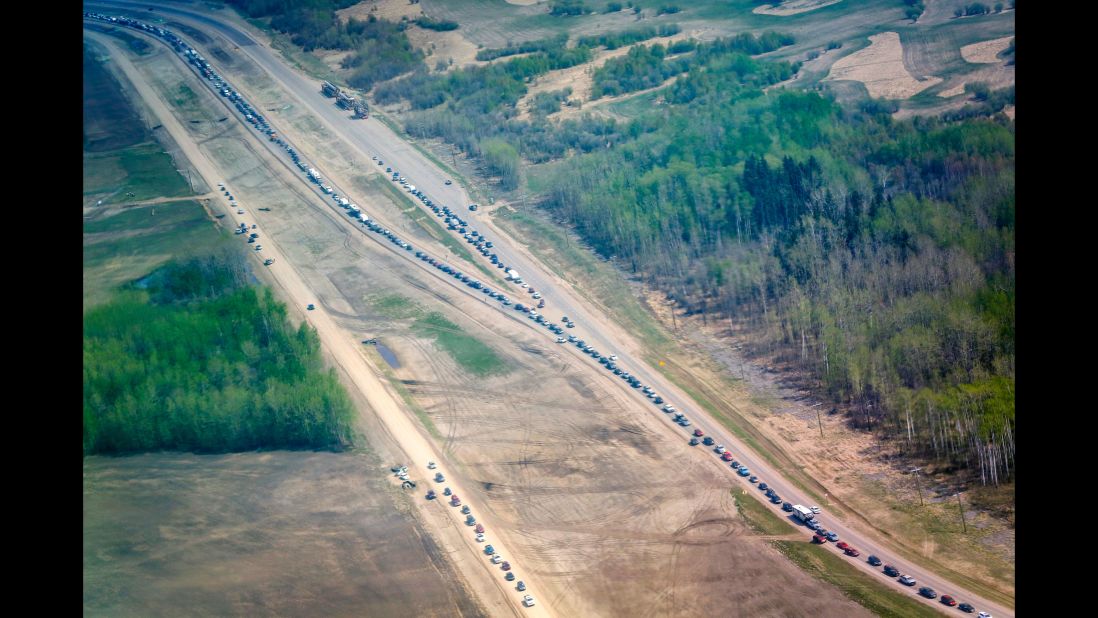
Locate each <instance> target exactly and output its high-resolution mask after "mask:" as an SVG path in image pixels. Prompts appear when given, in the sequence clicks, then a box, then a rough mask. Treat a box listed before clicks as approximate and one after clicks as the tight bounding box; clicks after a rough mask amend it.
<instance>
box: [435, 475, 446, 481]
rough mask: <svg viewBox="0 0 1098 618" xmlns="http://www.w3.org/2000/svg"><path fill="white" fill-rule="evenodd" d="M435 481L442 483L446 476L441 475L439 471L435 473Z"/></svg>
mask: <svg viewBox="0 0 1098 618" xmlns="http://www.w3.org/2000/svg"><path fill="white" fill-rule="evenodd" d="M435 482H436V483H444V482H446V477H445V476H442V473H441V472H439V473H438V474H436V475H435Z"/></svg>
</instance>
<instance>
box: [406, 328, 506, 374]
mask: <svg viewBox="0 0 1098 618" xmlns="http://www.w3.org/2000/svg"><path fill="white" fill-rule="evenodd" d="M413 330H414V331H417V332H419V333H420V334H422V335H425V336H428V337H431V338H433V339H434V340H435V343H437V344H438V346H439V347H440V348H442V349H443V351H445V352H446V353H447V354H449V355H450V357H451V358H453V359H454V361H455V362H457V364H458V365H460V366H461V367H462V369H465V370H466V371H468V372H469V373H471V374H473V375H475V376H479V377H484V376H488V375H493V374H500V373H506V372H507V365H506V364H505V363H504V362H503V359H501V358H500V357H499V356H498V355H497V354H496V353H495V352H494V351H493V350H492V348H490V347H488V346H487V345H485V344H484V343H483V342H481V341H480V340H479V339H476V338H474V337H471V336H469V335H467V334H465V332H464V331H462V330H461V328H460V327H458V325H457V324H454V323H453V322H451V321H449V320H447V319H446V318H445V317H443V315H442V314H441V313H435V312H432V313H429V314H427V315H425V316H422V317H420V318H418V319H417V320H416V321H415V324H414V325H413Z"/></svg>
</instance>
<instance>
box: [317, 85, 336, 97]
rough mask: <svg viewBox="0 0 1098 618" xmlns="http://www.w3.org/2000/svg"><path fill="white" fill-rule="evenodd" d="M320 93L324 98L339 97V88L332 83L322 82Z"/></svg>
mask: <svg viewBox="0 0 1098 618" xmlns="http://www.w3.org/2000/svg"><path fill="white" fill-rule="evenodd" d="M320 91H321V92H322V93H324V96H326V97H335V96H339V87H338V86H336V85H335V84H333V83H332V82H324V85H323V86H321V87H320Z"/></svg>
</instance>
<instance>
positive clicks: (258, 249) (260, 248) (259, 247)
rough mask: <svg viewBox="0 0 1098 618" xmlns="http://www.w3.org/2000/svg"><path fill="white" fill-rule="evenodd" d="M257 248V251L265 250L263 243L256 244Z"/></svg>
mask: <svg viewBox="0 0 1098 618" xmlns="http://www.w3.org/2000/svg"><path fill="white" fill-rule="evenodd" d="M255 250H256V251H262V250H263V245H256V246H255Z"/></svg>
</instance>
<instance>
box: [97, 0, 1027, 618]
mask: <svg viewBox="0 0 1098 618" xmlns="http://www.w3.org/2000/svg"><path fill="white" fill-rule="evenodd" d="M96 4H102V5H104V6H106V7H109V6H110V5H116V6H124V5H129V6H138V7H144V6H148V5H147V4H146V3H141V2H127V1H124V0H110V1H108V2H102V3H96ZM156 6H157V11H159V12H162V13H164V14H170V15H171V16H172V18H173V19H176V18H178V19H179V20H180V21H185V22H189V23H192V24H195V25H201V26H205V27H209V28H212V29H214V30H216V31H217V32H218V33H220V34H222V35H224V36H226V37H227V38H230V39H231V40H234V41H237V44H239V45H241V50H240V51H241V53H244V54H246V55H247V56H249V57H250V58H251V59H252V60H253V61H254V62H256V64H258V65H259V66H260V67H262V68H263V69H264V70H266V71H267V72H268V73H269V74H270V75H271V77H272V78H274V79H275V80H277V81H278V82H280V84H281V85H282V86H284V87H285V88H286V90H287V91H288V92H289V93H291V94H292V95H293V96H294V97H296V98H297V99H298V100H300V101H301V103H302V104H303V105H304V106H306V108H307V109H308V110H309V111H310V112H311V113H313V114H315V115H316V116H317V117H318V118H319V119H321V120H322V122H323V123H324V124H327V125H328V126H329V127H330V128H331V129H332V130H333V132H334V133H336V134H338V135H340V136H341V137H342V138H343V139H344V140H345V141H346V142H347V143H348V144H350V145H351V146H352V147H354V148H355V149H356V150H357V151H358V152H359V153H361V155H362V156H363V158H364V159H366V160H369V157H370V156H372V155H377V156H378V157H380V158H381V159H383V160H384V161H385V165H386V166H391V167H393V169H394V170H397V171H399V172H400V173H401V174H402V175H404V176H406V177H407V178H408V180H409V182H410V183H411V184H414V185H416V187H417V188H419V189H421V190H422V191H423V192H424V193H426V194H427V195H428V196H429V197H431V199H432V200H434V201H435V203H436V204H444V205H447V206H450V208H451V209H452V210H454V211H455V212H459V213H461V214H460V216H461V217H462V218H464V219H466V220H467V221H468V222H469V223H470V225H471V226H472V227H474V228H477V229H479V230H480V231H485V230H493V231H494V233H489V234H488V237H489V239H490V240H492V241H493V242H494V244H495V247H494V248H493V251H494V252H495V253H497V255H498V256H499V258H500V260H501V261H503V262H504V263H506V264H507V265H508V266H509V267H511V268H514V269H515V270H517V271H518V272H519V274H520V275H521V276H522V278H523V279H524V280H525V281H526V282H527V283H529V284H530V285H531V286H532V287H534V288H537V289H538V290H539V291H541V292H542V293H543V294H544V295H545V298H546V303H547V310H548V314H549V315H550V316H552V317H553V318H554V319H555V318H558V317H559V316H560V315H567V316H569V317H570V318H572V319H573V320H574V321H575V322H576V323H577V328H576V329H574V330H575V331H578V332H576V333H575V334H576V335H577V336H579V337H580V338H581V339H584V340H585V341H587V342H588V343H589V344H591V345H593V346H595V348H597V349H598V350H599V351H600V352H601V353H602V354H611V353H614V354H617V355H618V357H619V359H618V361H617V364H618V366H620V367H622V368H623V369H624V370H627V371H629V372H630V373H632V374H633V375H636V376H637V377H638V378H639V379H640V380H641V381H642V382H644V383H645V384H648V385H650V386H652V387H653V388H654V389H655V390H656V391H657V392H658V393H660V394H661V395H663V397H664V398H665V399H666V400H668V401H669V402H672V403H673V404H674V405H675V406H676V408H677V409H678V410H679V411H682V412H683V413H684V414H686V415H687V416H688V418H690V420H691V422H692V423H693V425H692V426H691V428H690V429H691V430H692V429H693V428H694V427H697V428H700V429H702V430H703V431H705V432H706V434H707V435H710V436H713V437H714V439H716V440H717V442H718V443H721V444H724V445H726V446H727V447H728V448H729V449H730V450H731V451H732V452H733V453H734V454H735V457H736V459H737V460H738V461H740V463H743V464H745V465H747V466H748V467H749V468H750V469H751V471H752V472H753V473H754V474H756V475H758V476H759V478H760V479H761V480H763V481H766V482H767V483H768V484H769V485H771V486H772V487H774V489H775V491H776V492H777V493H778V494H779V495H780V496H782V498H783V500H786V501H790V502H793V503H795V504H797V503H799V504H805V505H809V504H812V503H813V502H812V499H811V498H808V497H807V495H805V494H804V492H802V491H801V490H800V489H798V488H797V487H796V486H794V485H793V484H792V483H790V482H788V481H786V480H785V479H783V478H782V477H781V476H779V475H778V474H776V473H775V472H774V471H773V469H772V466H770V465H769V463H768V462H766V460H765V459H763V458H762V457H761V456H759V455H757V454H755V453H753V452H752V451H751V450H750V449H749V448H748V447H747V446H746V445H745V444H744V443H742V442H741V441H740V440H739V439H737V438H735V437H734V436H733V435H732V434H731V432H729V431H728V430H727V429H725V428H724V427H723V426H721V425H720V424H719V423H717V422H716V421H714V420H712V419H711V418H709V417H708V415H706V414H704V413H703V412H702V411H701V408H700V407H699V406H697V405H695V404H693V402H692V401H691V400H690V398H689V397H688V396H687V395H686V393H685V392H683V391H682V390H681V389H679V388H678V387H677V386H675V385H674V384H672V383H671V382H670V381H669V380H667V379H665V378H664V377H663V376H662V375H661V374H660V373H659V372H658V371H656V370H654V369H653V368H651V367H649V366H647V365H646V364H645V363H644V362H643V361H642V360H641V359H640V358H639V357H637V355H636V354H635V353H633V352H632V351H631V350H637V349H640V346H639V345H638V344H637V343H636V342H631V343H630V342H626V341H624V340H623V334H622V333H621V331H620V329H617V328H615V327H614V326H613V321H612V320H611V319H609V318H608V317H607V316H606V315H604V314H603V313H602V312H600V311H599V310H598V309H597V308H595V307H592V306H591V304H590V303H589V302H587V301H585V300H584V299H582V297H581V295H580V294H578V293H576V291H575V290H573V289H572V288H571V286H569V285H568V284H567V283H566V282H564V281H563V280H562V279H561V278H559V277H557V276H556V275H555V274H553V273H552V272H550V271H548V270H547V269H546V268H545V267H543V266H542V265H541V264H540V263H539V262H538V261H537V260H536V259H534V258H533V256H531V255H530V254H529V253H528V252H527V251H526V250H525V249H524V247H523V244H522V241H521V239H513V238H510V237H508V236H506V235H505V234H504V233H502V231H500V230H498V229H497V228H496V227H495V226H494V225H492V223H491V221H490V218H489V217H487V216H481V215H480V213H469V212H468V211H467V210H464V207H465V206H467V205H468V204H469V203H470V197H469V196H468V194H467V193H466V192H465V191H464V189H462V187H460V186H459V185H458V184H457V183H455V184H453V185H450V186H447V185H446V184H445V180H446V178H447V177H446V175H445V172H443V171H441V170H439V169H438V168H437V166H436V165H435V164H434V163H433V162H431V160H430V159H428V158H427V157H426V156H424V155H423V154H422V153H420V152H419V151H418V150H417V149H415V148H414V147H413V146H411V145H409V144H408V143H407V142H406V141H404V140H403V139H402V138H401V137H400V136H398V135H396V134H395V133H394V132H393V131H392V130H390V129H389V128H388V127H387V126H386V125H384V124H382V123H381V122H378V121H376V120H375V119H371V120H367V121H362V120H352V119H351V118H350V114H349V113H347V112H345V111H343V110H340V109H338V108H336V107H335V105H334V104H333V103H332V100H331V99H329V98H327V97H324V96H323V95H322V94H321V93H320V84H321V82H320V81H317V80H313V79H310V78H307V77H304V76H302V75H300V74H298V73H297V72H295V71H294V70H292V69H290V68H289V67H288V66H287V65H286V64H285V62H284V61H283V60H282V58H281V57H280V56H279V54H278V53H277V52H275V51H273V50H271V49H270V48H268V47H267V46H266V45H263V44H262V43H258V42H256V41H254V40H253V39H252V38H251V37H249V36H248V35H247V34H246V33H244V32H241V31H240V30H239V29H238V28H237V27H236V26H234V25H231V24H229V23H225V22H223V21H221V20H219V19H215V18H212V17H210V16H208V15H205V14H199V13H197V12H195V11H192V10H186V9H179V8H175V7H167V6H161V5H156ZM206 55H207V56H208V55H209V54H206ZM463 270H467V269H463ZM507 293H508V295H509V296H510V297H511V298H512V299H518V300H521V299H523V298H526V297H527V296H526V295H525V294H524V293H523V292H522V291H521V289H520V288H518V287H517V286H512V288H511V290H509V291H508V292H507ZM545 335H546V336H549V333H548V332H547V331H546V332H545ZM569 347H572V346H569ZM589 362H591V364H592V365H593V367H594V370H595V371H598V372H600V373H601V374H603V375H604V376H608V377H607V379H612V375H608V374H609V372H607V371H606V370H605V369H603V368H602V366H601V365H599V364H598V363H597V362H595V361H593V360H589ZM618 383H619V384H623V383H622V382H621V381H620V380H618ZM624 388H626V390H627V391H629V392H630V393H631V396H632V397H635V398H636V400H637V401H638V403H639V405H644V406H647V407H648V408H650V409H651V410H652V413H653V414H659V415H661V416H665V417H666V416H669V415H664V414H662V413H661V412H659V408H658V407H656V406H654V405H652V403H651V402H650V401H649V400H648V399H647V398H645V397H644V396H643V394H642V393H640V392H639V391H634V390H633V389H629V388H628V387H627V386H625V387H624ZM665 422H666V423H667V424H668V425H669V427H672V428H674V430H676V431H679V432H680V433H681V435H682V436H683V439H687V437H688V435H689V432H688V431H686V430H683V429H682V428H679V427H678V426H677V425H674V424H672V423H671V420H670V418H666V419H665ZM699 448H703V447H699ZM713 458H714V459H715V460H716V459H717V457H716V455H715V454H713ZM720 465H722V466H723V467H724V468H725V469H726V470H727V472H728V474H729V476H730V477H731V478H733V479H735V481H736V482H737V483H740V484H742V487H743V488H744V489H748V488H751V489H750V491H757V490H755V489H754V486H753V485H751V484H750V483H748V482H747V481H746V480H744V479H743V478H741V477H739V476H738V475H736V474H735V473H734V472H733V471H732V470H731V468H730V467H729V466H727V465H726V464H724V463H723V462H721V463H720ZM767 504H770V503H769V502H767ZM772 506H773V508H775V509H776V511H777V512H778V513H781V511H780V509H778V508H777V506H774V505H772ZM783 515H784V513H783ZM820 520H821V522H822V523H823V525H824V527H825V528H827V529H828V530H832V531H834V532H836V533H838V534H839V537H840V539H841V540H844V541H846V542H847V543H849V544H851V545H853V546H854V547H857V548H858V549H859V550H860V551H861V552H862V556H863V557H864V556H868V555H870V554H876V555H877V556H880V557H881V559H882V560H884V561H885V563H886V564H893V565H895V566H896V567H897V568H898V569H900V571H901V572H902V573H906V574H909V575H911V576H912V577H914V578H915V579H916V580H918V585H917V586H915V588H914V589H917V588H918V587H919V586H924V585H926V586H930V587H932V588H934V589H935V590H936V591H937V592H938V594H939V595H941V594H952V595H953V596H954V597H956V598H958V599H959V600H960V601H962V602H969V603H972V604H973V605H975V606H976V607H977V609H978V610H981V611H989V612H990V613H992V614H993V615H995V616H1013V615H1014V612H1013V610H1011V609H1008V608H1007V607H1005V606H1003V605H1001V604H999V603H994V602H991V601H989V600H987V599H983V598H981V597H980V596H978V595H975V594H970V593H967V592H964V591H963V590H962V589H961V588H960V587H959V586H958V585H956V584H953V583H951V582H949V581H948V580H946V579H945V578H943V577H941V576H938V575H936V574H935V573H934V572H932V571H930V570H929V569H926V568H924V567H922V566H920V565H918V564H915V563H912V562H910V561H907V560H904V559H900V558H898V557H897V556H896V555H895V554H893V553H891V552H889V551H887V550H884V549H882V547H883V546H884V545H883V544H882V543H880V542H879V541H878V540H877V538H876V534H875V533H867V532H866V531H865V530H863V529H859V528H858V527H855V526H851V525H850V524H849V522H846V523H844V522H841V521H838V520H837V519H835V518H834V517H830V516H829V514H828V513H826V512H825V513H823V514H822V515H821V516H820ZM804 534H805V539H806V540H807V539H808V538H809V537H810V531H809V530H808V529H806V528H804ZM836 551H837V550H836ZM850 560H851V563H852V564H855V565H857V566H858V567H859V568H862V569H863V570H864V571H866V572H867V573H871V574H872V575H873V576H874V577H880V578H881V579H882V580H884V581H885V583H886V584H888V585H891V586H896V589H897V590H900V591H904V590H908V589H907V588H905V587H903V586H900V585H899V584H897V583H895V581H894V580H893V581H891V582H889V580H890V578H887V577H885V576H884V575H882V574H881V572H880V569H879V568H875V567H871V566H869V565H868V563H866V562H865V560H864V559H853V558H852V559H850ZM914 589H911V590H909V592H910V594H911V595H912V596H913V597H915V598H917V599H921V597H918V596H917V595H916V594H915V592H914ZM924 601H925V602H926V603H927V604H928V605H929V606H931V607H934V608H936V609H939V610H941V611H944V612H947V613H950V614H952V613H953V612H954V611H955V610H952V609H948V608H946V607H944V606H942V605H941V604H940V603H937V602H936V601H930V600H924ZM958 613H959V612H958Z"/></svg>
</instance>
